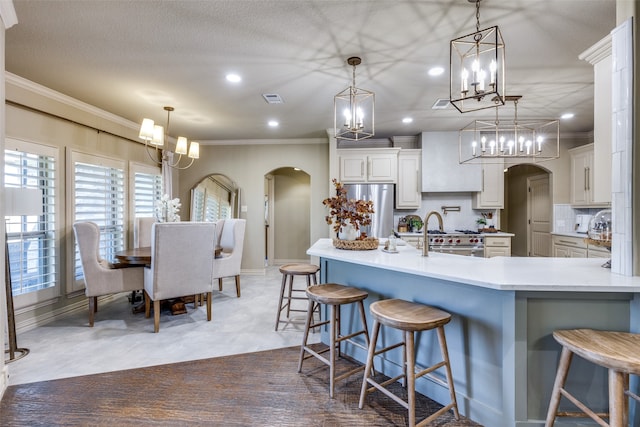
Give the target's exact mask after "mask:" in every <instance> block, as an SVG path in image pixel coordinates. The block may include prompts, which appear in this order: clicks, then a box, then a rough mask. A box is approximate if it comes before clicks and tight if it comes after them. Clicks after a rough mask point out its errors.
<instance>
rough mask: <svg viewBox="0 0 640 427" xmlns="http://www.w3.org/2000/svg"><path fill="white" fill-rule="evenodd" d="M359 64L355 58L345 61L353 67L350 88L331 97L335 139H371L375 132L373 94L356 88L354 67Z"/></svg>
mask: <svg viewBox="0 0 640 427" xmlns="http://www.w3.org/2000/svg"><path fill="white" fill-rule="evenodd" d="M361 62H362V61H361V59H360V58H359V57H357V56H352V57H351V58H349V59H347V64H349V65H351V66H352V67H353V79H352V83H351V86H349V87H348V88H346V89H345V90H343V91H342V92H340V93H339V94H337V95H336V96H334V97H333V109H334V122H333V126H334V130H335V134H334V135H335V137H336V139H347V140H351V141H359V140H361V139H366V138H371V137H372V136H373V135H374V132H375V123H374V112H375V94H374V93H373V92H371V91H369V90H365V89H360V88H358V87H356V66H357V65H360V63H361Z"/></svg>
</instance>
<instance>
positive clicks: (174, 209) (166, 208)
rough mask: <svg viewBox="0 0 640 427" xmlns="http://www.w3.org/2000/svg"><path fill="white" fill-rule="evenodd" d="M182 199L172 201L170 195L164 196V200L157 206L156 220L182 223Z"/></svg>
mask: <svg viewBox="0 0 640 427" xmlns="http://www.w3.org/2000/svg"><path fill="white" fill-rule="evenodd" d="M181 206H182V204H181V203H180V199H178V198H175V199H170V198H169V195H168V194H165V195H164V196H162V198H161V199H160V200H159V201H158V203H157V204H156V219H157V220H158V221H159V222H180V215H179V214H178V213H179V212H180V207H181Z"/></svg>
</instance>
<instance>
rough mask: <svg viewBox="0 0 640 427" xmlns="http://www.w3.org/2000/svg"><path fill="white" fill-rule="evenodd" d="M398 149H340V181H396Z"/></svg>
mask: <svg viewBox="0 0 640 427" xmlns="http://www.w3.org/2000/svg"><path fill="white" fill-rule="evenodd" d="M398 151H399V150H398V149H375V150H374V149H371V150H364V149H341V150H338V162H339V165H340V172H339V176H340V181H341V182H343V183H354V182H384V183H394V184H395V183H396V182H397V180H398V172H397V170H398Z"/></svg>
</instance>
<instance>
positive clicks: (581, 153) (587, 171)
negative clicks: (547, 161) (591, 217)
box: [569, 144, 593, 206]
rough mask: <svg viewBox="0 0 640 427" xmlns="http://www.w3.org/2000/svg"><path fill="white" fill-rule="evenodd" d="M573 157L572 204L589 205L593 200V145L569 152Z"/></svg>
mask: <svg viewBox="0 0 640 427" xmlns="http://www.w3.org/2000/svg"><path fill="white" fill-rule="evenodd" d="M569 155H570V156H571V190H570V193H571V204H572V205H578V206H586V205H589V204H590V203H591V202H592V200H593V197H592V195H593V192H592V188H593V144H587V145H583V146H582V147H578V148H572V149H571V150H569Z"/></svg>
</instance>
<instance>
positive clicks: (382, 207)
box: [344, 184, 395, 238]
mask: <svg viewBox="0 0 640 427" xmlns="http://www.w3.org/2000/svg"><path fill="white" fill-rule="evenodd" d="M344 188H345V189H346V190H347V197H348V198H349V199H360V200H365V201H368V200H371V201H373V210H374V211H375V213H373V214H371V225H368V226H366V227H362V231H364V232H366V233H367V236H369V237H378V238H382V237H384V238H386V237H389V234H390V233H391V231H392V230H394V229H395V226H394V221H393V207H394V204H393V195H394V194H393V193H394V189H395V187H394V184H344Z"/></svg>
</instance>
